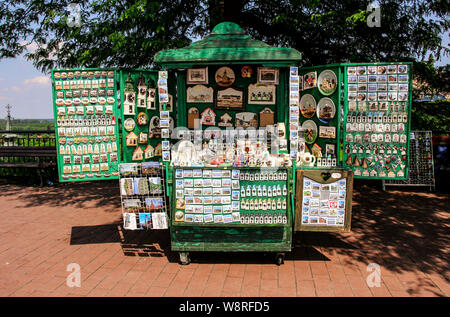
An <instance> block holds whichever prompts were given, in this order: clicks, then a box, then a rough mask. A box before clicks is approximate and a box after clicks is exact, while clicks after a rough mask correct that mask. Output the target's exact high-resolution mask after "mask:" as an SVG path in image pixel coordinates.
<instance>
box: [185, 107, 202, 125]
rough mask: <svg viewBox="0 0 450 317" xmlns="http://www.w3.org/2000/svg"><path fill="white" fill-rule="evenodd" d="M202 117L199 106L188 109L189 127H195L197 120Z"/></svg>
mask: <svg viewBox="0 0 450 317" xmlns="http://www.w3.org/2000/svg"><path fill="white" fill-rule="evenodd" d="M199 118H200V114H199V111H198V109H197V108H195V107H191V108H189V110H188V129H194V128H195V120H198V119H199Z"/></svg>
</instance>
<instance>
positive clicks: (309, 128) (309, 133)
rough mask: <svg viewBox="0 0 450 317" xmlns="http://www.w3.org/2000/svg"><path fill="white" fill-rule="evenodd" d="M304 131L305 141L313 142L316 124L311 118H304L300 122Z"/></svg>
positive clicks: (315, 135)
mask: <svg viewBox="0 0 450 317" xmlns="http://www.w3.org/2000/svg"><path fill="white" fill-rule="evenodd" d="M302 128H303V129H304V133H305V142H306V143H308V144H312V143H314V141H315V140H316V138H317V125H316V124H315V122H314V121H312V120H306V121H305V122H303V124H302Z"/></svg>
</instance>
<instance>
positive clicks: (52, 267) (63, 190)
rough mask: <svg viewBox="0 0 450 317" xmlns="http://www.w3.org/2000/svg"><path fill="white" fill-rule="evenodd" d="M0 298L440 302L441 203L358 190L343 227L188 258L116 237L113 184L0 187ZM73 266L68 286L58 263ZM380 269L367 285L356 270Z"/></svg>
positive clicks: (445, 203) (434, 197)
mask: <svg viewBox="0 0 450 317" xmlns="http://www.w3.org/2000/svg"><path fill="white" fill-rule="evenodd" d="M0 193H1V195H0V212H1V219H2V220H1V221H0V296H448V295H450V283H449V272H448V259H449V258H448V253H449V241H448V230H449V229H448V228H449V211H448V209H449V208H448V207H449V197H448V195H446V194H432V193H425V192H411V191H407V192H401V191H398V190H395V191H389V192H387V193H384V192H382V191H380V190H379V189H377V188H376V187H367V186H366V185H359V187H358V186H357V188H355V193H354V200H353V223H352V229H353V231H352V232H351V233H348V234H331V233H301V234H296V235H295V243H294V247H293V251H292V253H290V254H288V255H287V259H286V261H285V264H284V265H282V266H279V267H278V266H276V265H274V261H273V260H274V258H273V255H272V254H270V255H264V254H259V253H258V254H253V253H244V254H242V253H234V254H230V253H228V254H221V253H214V254H212V253H195V254H192V256H191V257H192V261H193V263H191V264H190V265H188V266H180V265H179V264H178V263H177V261H178V255H177V253H174V252H171V251H170V241H169V237H168V232H166V231H163V232H157V233H150V234H149V233H146V232H124V231H123V230H122V229H121V227H120V224H121V219H120V218H121V211H120V207H119V205H120V199H119V196H118V190H117V186H116V182H110V183H104V182H103V183H102V182H98V183H91V184H69V185H58V186H57V187H52V188H41V189H40V188H33V187H21V186H15V185H1V186H0ZM70 263H78V264H79V265H80V267H81V287H80V288H69V287H68V286H67V285H66V278H67V276H68V274H69V273H70V272H67V271H66V268H67V265H68V264H70ZM369 263H377V264H379V265H380V267H381V278H382V280H381V284H380V287H368V285H367V283H366V278H367V276H368V274H369V272H367V270H366V269H367V265H368V264H369Z"/></svg>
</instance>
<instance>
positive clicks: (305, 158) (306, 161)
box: [300, 152, 316, 167]
mask: <svg viewBox="0 0 450 317" xmlns="http://www.w3.org/2000/svg"><path fill="white" fill-rule="evenodd" d="M300 155H301V157H300V160H301V162H302V163H303V165H305V166H310V167H312V166H314V164H315V163H316V157H315V156H314V155H312V154H311V153H308V152H305V153H301V154H300Z"/></svg>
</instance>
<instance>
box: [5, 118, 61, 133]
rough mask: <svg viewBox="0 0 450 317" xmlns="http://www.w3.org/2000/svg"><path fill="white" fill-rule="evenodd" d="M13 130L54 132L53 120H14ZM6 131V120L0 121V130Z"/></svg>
mask: <svg viewBox="0 0 450 317" xmlns="http://www.w3.org/2000/svg"><path fill="white" fill-rule="evenodd" d="M11 126H12V130H13V131H14V130H51V131H52V130H54V129H55V126H54V123H53V119H14V120H12V122H11ZM5 129H6V120H4V119H1V120H0V130H5Z"/></svg>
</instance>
